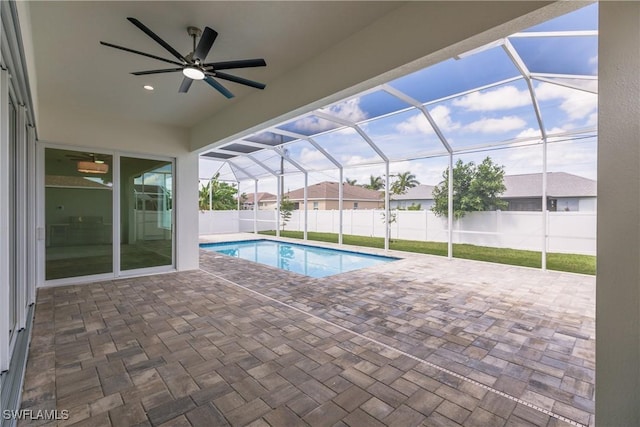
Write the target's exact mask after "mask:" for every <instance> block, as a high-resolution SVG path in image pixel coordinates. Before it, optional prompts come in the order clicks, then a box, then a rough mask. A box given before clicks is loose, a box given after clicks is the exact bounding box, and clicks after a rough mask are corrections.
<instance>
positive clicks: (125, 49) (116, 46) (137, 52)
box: [100, 42, 182, 65]
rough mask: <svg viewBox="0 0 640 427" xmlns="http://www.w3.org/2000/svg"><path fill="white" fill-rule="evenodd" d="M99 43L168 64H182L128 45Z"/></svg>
mask: <svg viewBox="0 0 640 427" xmlns="http://www.w3.org/2000/svg"><path fill="white" fill-rule="evenodd" d="M100 44H101V45H103V46H108V47H113V48H115V49H120V50H124V51H125V52H131V53H135V54H136V55H142V56H146V57H147V58H152V59H157V60H158V61H164V62H168V63H169V64H174V65H182V64H181V63H179V62H176V61H171V60H170V59H164V58H160V57H159V56H155V55H151V54H150V53H144V52H140V51H138V50H133V49H129V48H128V47H122V46H118V45H115V44H111V43H107V42H100Z"/></svg>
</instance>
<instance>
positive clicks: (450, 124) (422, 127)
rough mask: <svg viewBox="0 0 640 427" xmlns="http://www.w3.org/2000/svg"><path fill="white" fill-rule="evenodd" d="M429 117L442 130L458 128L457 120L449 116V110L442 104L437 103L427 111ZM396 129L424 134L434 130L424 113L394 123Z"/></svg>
mask: <svg viewBox="0 0 640 427" xmlns="http://www.w3.org/2000/svg"><path fill="white" fill-rule="evenodd" d="M429 114H431V117H432V118H433V120H434V121H435V122H436V125H437V126H438V128H439V129H440V130H441V131H443V132H448V131H452V130H456V129H459V128H460V123H459V122H454V121H453V119H452V118H451V110H450V109H449V108H448V107H445V106H444V105H438V106H437V107H435V108H433V109H432V110H430V111H429ZM396 130H397V131H398V132H400V133H403V134H425V135H433V134H435V131H434V130H433V128H432V127H431V124H430V123H429V121H428V120H427V119H426V117H425V116H424V114H422V113H418V114H416V115H414V116H411V117H409V118H408V119H407V120H405V121H403V122H401V123H399V124H398V125H396Z"/></svg>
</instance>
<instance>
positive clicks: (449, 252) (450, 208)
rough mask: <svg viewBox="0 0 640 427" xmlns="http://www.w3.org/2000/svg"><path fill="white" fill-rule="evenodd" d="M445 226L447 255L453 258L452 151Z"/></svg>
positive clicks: (450, 154) (451, 154)
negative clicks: (447, 231) (447, 229)
mask: <svg viewBox="0 0 640 427" xmlns="http://www.w3.org/2000/svg"><path fill="white" fill-rule="evenodd" d="M447 194H448V198H447V202H448V203H447V227H449V236H448V239H447V257H448V258H449V259H452V258H453V153H451V152H449V189H448V191H447Z"/></svg>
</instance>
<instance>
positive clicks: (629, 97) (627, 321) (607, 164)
mask: <svg viewBox="0 0 640 427" xmlns="http://www.w3.org/2000/svg"><path fill="white" fill-rule="evenodd" d="M599 14H600V17H599V19H600V23H599V32H600V35H599V47H598V50H599V60H598V62H599V65H598V68H599V69H598V74H599V99H598V114H599V117H598V139H599V143H598V233H597V242H598V243H597V256H598V261H597V271H598V273H597V278H596V319H597V322H596V361H597V364H596V425H603V426H604V425H606V426H614V425H615V426H637V425H640V405H638V402H640V262H638V261H639V260H640V72H639V70H640V25H638V23H640V3H638V2H622V1H611V2H608V1H603V2H600V4H599Z"/></svg>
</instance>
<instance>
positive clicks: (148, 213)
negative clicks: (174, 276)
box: [44, 147, 174, 281]
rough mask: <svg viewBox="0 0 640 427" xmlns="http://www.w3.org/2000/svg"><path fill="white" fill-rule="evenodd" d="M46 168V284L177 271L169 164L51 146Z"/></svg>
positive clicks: (170, 166) (171, 167)
mask: <svg viewBox="0 0 640 427" xmlns="http://www.w3.org/2000/svg"><path fill="white" fill-rule="evenodd" d="M44 163H45V165H44V166H45V167H44V171H45V177H44V183H45V188H44V199H45V200H44V203H45V209H44V210H45V218H44V220H45V221H44V222H45V242H46V243H45V274H44V277H45V280H46V281H50V280H59V281H65V279H71V278H78V277H82V276H94V275H103V277H104V275H107V276H106V277H108V275H111V276H112V277H118V276H121V275H127V274H138V273H140V272H143V273H145V272H148V271H149V269H152V271H162V270H168V269H171V268H172V267H173V266H174V261H173V260H174V256H173V253H174V249H173V247H174V245H173V221H174V220H173V173H174V170H173V162H172V161H171V160H166V159H148V158H142V157H133V156H124V155H119V154H118V153H115V154H101V153H96V152H90V151H77V150H66V149H63V148H58V147H47V148H45V149H44ZM76 281H77V280H76Z"/></svg>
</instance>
